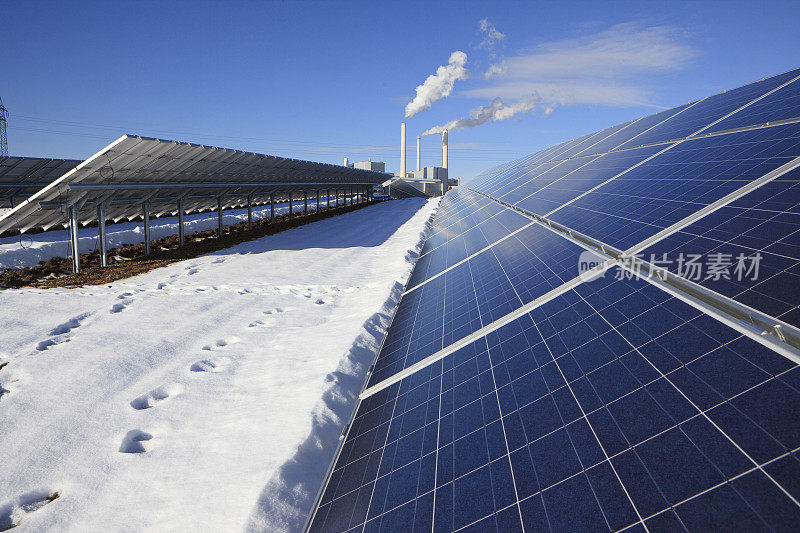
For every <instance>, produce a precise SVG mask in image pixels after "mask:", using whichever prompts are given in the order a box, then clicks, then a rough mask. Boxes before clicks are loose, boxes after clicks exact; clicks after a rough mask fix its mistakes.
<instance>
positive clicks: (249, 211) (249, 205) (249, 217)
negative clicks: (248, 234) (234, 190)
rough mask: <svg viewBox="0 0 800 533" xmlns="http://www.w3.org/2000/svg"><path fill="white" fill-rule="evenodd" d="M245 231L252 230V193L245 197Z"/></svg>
mask: <svg viewBox="0 0 800 533" xmlns="http://www.w3.org/2000/svg"><path fill="white" fill-rule="evenodd" d="M247 231H253V195H252V194H251V195H249V196H248V197H247Z"/></svg>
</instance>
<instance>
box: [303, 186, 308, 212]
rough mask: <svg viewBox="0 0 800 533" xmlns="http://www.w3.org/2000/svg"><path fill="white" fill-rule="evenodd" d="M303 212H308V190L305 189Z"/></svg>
mask: <svg viewBox="0 0 800 533" xmlns="http://www.w3.org/2000/svg"><path fill="white" fill-rule="evenodd" d="M303 214H304V215H307V214H308V191H303Z"/></svg>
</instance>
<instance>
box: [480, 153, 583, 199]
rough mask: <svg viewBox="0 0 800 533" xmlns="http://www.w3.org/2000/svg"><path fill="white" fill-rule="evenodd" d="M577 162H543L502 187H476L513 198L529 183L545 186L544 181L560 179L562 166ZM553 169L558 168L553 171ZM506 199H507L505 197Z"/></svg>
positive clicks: (499, 196) (494, 195) (495, 195)
mask: <svg viewBox="0 0 800 533" xmlns="http://www.w3.org/2000/svg"><path fill="white" fill-rule="evenodd" d="M586 160H587V159H586V158H580V159H578V160H576V161H584V162H585V161H586ZM573 164H576V163H572V162H571V161H555V162H549V163H543V164H541V165H536V166H534V167H531V168H528V169H526V171H525V172H521V173H519V175H518V176H517V177H516V178H515V179H513V180H506V181H505V183H504V184H503V185H502V186H500V187H494V188H487V189H486V190H484V189H480V188H476V189H475V190H476V191H480V192H482V193H484V194H488V195H489V196H491V197H492V198H504V197H505V196H508V197H509V198H513V197H515V196H517V195H519V194H520V192H521V191H524V190H527V189H528V188H529V187H530V185H528V184H529V183H537V184H542V185H539V186H540V187H543V186H544V185H543V183H548V182H549V181H548V180H550V181H552V180H555V179H558V176H560V175H561V174H560V170H558V169H561V168H564V167H566V166H570V165H573ZM553 169H556V170H555V171H553ZM504 201H507V200H505V198H504Z"/></svg>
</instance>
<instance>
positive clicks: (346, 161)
mask: <svg viewBox="0 0 800 533" xmlns="http://www.w3.org/2000/svg"><path fill="white" fill-rule="evenodd" d="M348 163H350V160H349V159H347V158H346V157H345V158H344V166H349V165H348Z"/></svg>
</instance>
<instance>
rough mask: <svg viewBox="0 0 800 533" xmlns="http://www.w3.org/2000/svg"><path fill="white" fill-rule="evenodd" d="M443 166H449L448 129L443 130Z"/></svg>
mask: <svg viewBox="0 0 800 533" xmlns="http://www.w3.org/2000/svg"><path fill="white" fill-rule="evenodd" d="M442 168H447V130H444V131H443V132H442Z"/></svg>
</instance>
